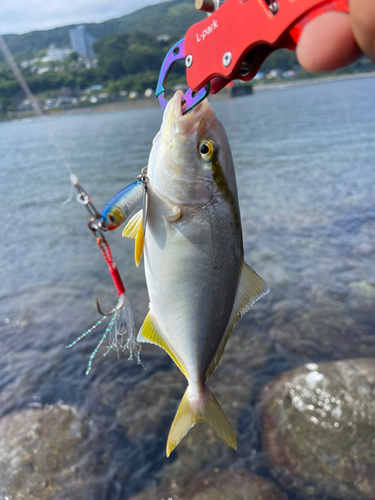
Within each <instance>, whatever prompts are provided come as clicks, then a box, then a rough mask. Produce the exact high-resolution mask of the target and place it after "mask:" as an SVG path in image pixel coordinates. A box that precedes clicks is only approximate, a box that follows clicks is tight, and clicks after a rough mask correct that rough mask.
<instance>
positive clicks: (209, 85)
mask: <svg viewBox="0 0 375 500" xmlns="http://www.w3.org/2000/svg"><path fill="white" fill-rule="evenodd" d="M195 6H196V8H197V9H199V10H203V11H206V12H208V14H209V16H208V17H206V18H205V19H203V20H202V21H200V22H198V23H196V24H194V25H193V26H191V27H190V28H189V29H188V31H187V33H186V36H185V38H183V39H182V40H180V41H179V42H178V43H176V44H175V45H174V46H173V47H172V48H171V49H170V51H169V52H168V54H167V55H166V57H165V59H164V62H163V65H162V68H161V71H160V75H159V81H158V85H157V89H156V97H158V99H159V102H160V104H161V105H162V107H163V108H165V107H166V105H167V102H168V101H167V100H166V98H165V92H166V90H165V82H166V80H167V78H168V74H169V72H170V70H171V68H172V66H173V65H174V64H175V62H176V61H178V60H181V59H183V60H184V61H185V67H186V79H187V84H188V86H189V88H188V90H187V91H186V92H185V95H184V98H183V101H182V112H183V114H185V113H187V112H188V111H189V110H191V109H192V108H193V107H194V106H196V105H197V104H198V103H200V102H201V101H202V100H203V99H204V98H205V97H207V95H208V94H209V93H211V94H216V93H217V92H219V91H220V90H221V89H222V88H224V87H225V86H226V85H228V83H230V82H232V81H233V80H242V81H249V80H251V79H252V78H254V76H255V75H256V74H257V72H258V71H259V69H260V67H261V65H262V64H263V62H264V61H265V59H266V58H267V57H268V56H269V55H270V54H271V53H272V52H273V51H275V50H277V49H290V50H295V48H296V45H297V42H298V40H299V37H300V34H301V32H302V29H303V27H304V26H305V24H307V23H308V22H309V21H310V20H311V19H314V18H315V17H317V16H319V15H321V14H323V13H324V12H327V11H332V10H335V11H341V12H348V10H349V9H348V0H323V1H322V0H196V2H195Z"/></svg>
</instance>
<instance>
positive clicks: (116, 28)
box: [0, 0, 205, 60]
mask: <svg viewBox="0 0 375 500" xmlns="http://www.w3.org/2000/svg"><path fill="white" fill-rule="evenodd" d="M204 17H205V14H204V13H202V12H200V11H197V10H196V9H195V7H194V1H193V0H189V1H187V0H172V1H171V2H164V3H160V4H156V5H151V6H148V7H144V8H143V9H140V10H137V11H136V12H133V13H132V14H128V15H126V16H122V17H119V18H117V19H110V20H109V21H104V22H103V23H91V24H85V26H86V29H87V31H88V32H89V33H91V35H92V36H94V37H95V38H96V39H97V40H100V39H101V38H104V37H107V36H109V35H116V34H123V33H134V32H136V31H142V32H146V33H150V34H152V35H163V34H167V35H181V33H185V32H186V31H187V29H188V28H189V27H190V26H191V25H192V24H194V23H196V22H198V21H200V20H201V19H203V18H204ZM74 26H77V25H71V26H63V27H61V28H54V29H51V30H45V31H32V32H30V33H25V34H22V35H5V37H4V38H5V40H6V42H7V44H8V46H9V49H10V51H11V52H12V53H13V55H17V54H19V55H21V54H22V57H23V58H24V59H26V58H27V56H28V57H31V56H32V55H34V54H36V53H37V52H38V51H39V50H41V49H44V48H46V47H48V46H49V45H50V44H55V45H56V46H57V47H64V46H69V45H70V39H69V30H70V29H71V28H73V27H74ZM0 59H2V54H1V52H0ZM16 59H18V60H19V59H20V57H16Z"/></svg>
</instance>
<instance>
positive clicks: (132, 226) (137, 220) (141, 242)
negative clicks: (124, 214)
mask: <svg viewBox="0 0 375 500" xmlns="http://www.w3.org/2000/svg"><path fill="white" fill-rule="evenodd" d="M142 220H143V210H140V211H139V212H137V213H136V214H135V215H133V217H132V218H131V219H130V221H129V222H128V223H127V225H126V226H125V229H124V230H123V232H122V236H124V237H125V238H131V239H133V240H135V247H134V257H135V263H136V264H137V267H138V266H139V263H140V262H141V258H142V253H143V249H144V246H145V239H144V235H143V225H142Z"/></svg>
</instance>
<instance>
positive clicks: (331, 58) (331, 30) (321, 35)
mask: <svg viewBox="0 0 375 500" xmlns="http://www.w3.org/2000/svg"><path fill="white" fill-rule="evenodd" d="M370 1H372V2H373V1H374V0H370ZM296 52H297V59H298V62H299V63H300V65H301V66H302V67H304V68H305V69H306V70H307V71H311V72H312V73H317V72H319V71H333V70H335V69H338V68H341V67H343V66H347V65H348V64H351V63H352V62H354V61H355V60H356V59H357V58H358V57H359V56H360V55H361V52H360V49H359V47H358V45H357V43H356V41H355V39H354V35H353V33H352V28H351V23H350V18H349V16H348V14H345V13H343V12H327V13H325V14H322V15H321V16H319V17H317V18H316V19H313V20H312V21H310V22H309V23H308V24H307V25H306V26H305V28H304V29H303V31H302V34H301V37H300V39H299V42H298V45H297V50H296Z"/></svg>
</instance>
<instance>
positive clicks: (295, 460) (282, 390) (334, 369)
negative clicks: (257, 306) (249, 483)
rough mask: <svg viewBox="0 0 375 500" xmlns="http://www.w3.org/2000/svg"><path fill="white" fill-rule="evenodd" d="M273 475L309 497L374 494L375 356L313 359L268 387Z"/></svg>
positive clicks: (266, 437)
mask: <svg viewBox="0 0 375 500" xmlns="http://www.w3.org/2000/svg"><path fill="white" fill-rule="evenodd" d="M261 411H262V417H263V431H264V434H263V445H264V449H265V450H266V452H267V454H268V457H269V460H270V467H271V471H272V473H273V474H274V475H275V476H276V477H277V478H278V480H279V481H280V482H281V483H282V484H283V485H284V486H285V487H288V488H293V489H296V490H299V491H300V492H302V493H304V495H305V496H308V497H315V496H316V495H329V496H330V497H333V498H340V499H344V498H355V499H356V500H362V499H374V498H375V445H374V443H375V360H373V359H370V358H365V359H354V360H348V361H336V362H330V363H322V364H319V365H317V364H315V363H309V364H307V365H305V366H302V367H300V368H297V369H295V370H292V371H290V372H287V373H285V374H283V375H282V376H280V377H278V378H277V379H275V380H274V381H272V382H271V383H269V384H268V386H266V387H265V388H264V390H263V394H262V402H261Z"/></svg>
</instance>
